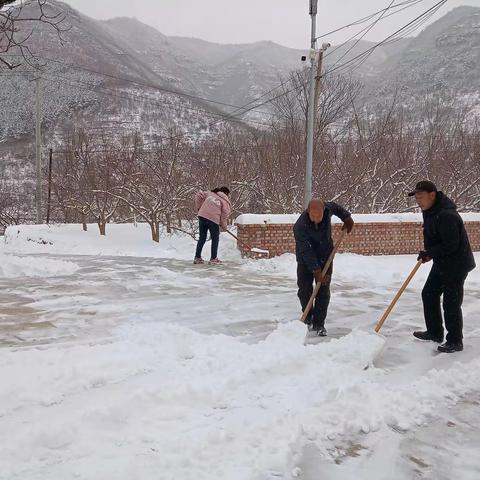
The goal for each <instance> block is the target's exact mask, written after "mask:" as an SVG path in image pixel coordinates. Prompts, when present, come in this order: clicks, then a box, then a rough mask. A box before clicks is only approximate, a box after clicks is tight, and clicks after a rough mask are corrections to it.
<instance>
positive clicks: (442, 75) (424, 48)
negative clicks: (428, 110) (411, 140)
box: [375, 7, 480, 102]
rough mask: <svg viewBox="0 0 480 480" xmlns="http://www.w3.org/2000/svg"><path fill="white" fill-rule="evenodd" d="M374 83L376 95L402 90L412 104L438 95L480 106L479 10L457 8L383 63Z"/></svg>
mask: <svg viewBox="0 0 480 480" xmlns="http://www.w3.org/2000/svg"><path fill="white" fill-rule="evenodd" d="M375 83H376V86H375V89H376V92H377V94H378V92H379V86H380V87H381V90H382V91H383V92H384V94H386V95H388V94H389V93H391V92H392V91H393V89H394V88H396V87H397V86H401V88H402V90H403V92H404V93H405V94H406V95H408V96H409V97H411V98H412V99H413V100H418V99H420V98H422V97H423V96H424V95H426V94H429V93H432V92H434V91H435V92H444V93H446V94H447V93H448V94H449V95H452V96H454V97H457V98H458V99H459V100H460V101H461V102H462V101H463V102H465V101H469V102H472V101H473V102H475V101H476V102H478V100H479V98H480V8H476V7H459V8H456V9H454V10H452V11H451V12H449V13H448V14H447V15H445V16H444V17H442V18H441V19H439V20H438V21H436V22H435V23H433V24H432V25H430V26H428V27H427V28H426V29H425V30H424V31H422V32H421V33H420V34H419V35H418V36H417V37H416V38H413V39H410V40H409V41H408V42H407V43H406V44H404V45H403V46H402V49H401V51H400V52H399V54H397V55H391V56H390V57H389V58H388V59H387V60H386V61H385V62H384V63H383V65H382V66H381V68H380V69H379V71H378V75H377V78H376V79H375Z"/></svg>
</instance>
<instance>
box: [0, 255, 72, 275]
mask: <svg viewBox="0 0 480 480" xmlns="http://www.w3.org/2000/svg"><path fill="white" fill-rule="evenodd" d="M77 270H78V265H77V264H76V263H74V262H67V261H64V260H53V259H43V260H42V261H41V262H32V259H30V258H27V257H18V256H14V255H7V254H4V253H0V277H4V278H7V277H10V278H13V277H25V276H33V277H54V276H59V275H72V274H73V273H75V272H76V271H77Z"/></svg>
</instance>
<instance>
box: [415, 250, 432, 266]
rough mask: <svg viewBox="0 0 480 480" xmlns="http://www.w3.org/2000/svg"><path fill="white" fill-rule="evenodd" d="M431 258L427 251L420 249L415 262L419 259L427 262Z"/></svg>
mask: <svg viewBox="0 0 480 480" xmlns="http://www.w3.org/2000/svg"><path fill="white" fill-rule="evenodd" d="M431 259H432V257H429V256H428V255H427V252H426V251H425V250H421V251H420V253H419V254H418V257H417V262H418V261H420V260H421V261H422V263H427V262H429V261H430V260H431Z"/></svg>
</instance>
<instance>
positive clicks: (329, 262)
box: [300, 230, 347, 323]
mask: <svg viewBox="0 0 480 480" xmlns="http://www.w3.org/2000/svg"><path fill="white" fill-rule="evenodd" d="M346 233H347V231H346V230H342V231H341V233H340V237H338V240H337V243H336V244H335V246H334V247H333V250H332V253H331V254H330V256H329V257H328V259H327V263H325V266H324V267H323V270H322V277H321V279H320V281H319V282H317V284H316V285H315V288H314V289H313V293H312V296H311V297H310V300H309V301H308V303H307V306H306V307H305V311H304V312H303V315H302V318H300V321H301V322H303V323H305V320H306V319H307V317H308V314H309V313H310V310H311V309H312V306H313V302H314V301H315V297H316V296H317V293H318V291H319V290H320V287H321V286H322V280H323V279H324V278H325V275H326V274H327V272H328V269H329V268H330V265H331V264H332V262H333V257H335V254H336V253H337V251H338V249H339V248H340V245H341V244H342V242H343V239H344V238H345V234H346Z"/></svg>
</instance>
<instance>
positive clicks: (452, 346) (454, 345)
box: [437, 342, 463, 353]
mask: <svg viewBox="0 0 480 480" xmlns="http://www.w3.org/2000/svg"><path fill="white" fill-rule="evenodd" d="M437 350H438V351H439V352H441V353H455V352H461V351H462V350H463V343H462V342H445V343H444V344H443V345H440V346H439V347H438V348H437Z"/></svg>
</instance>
